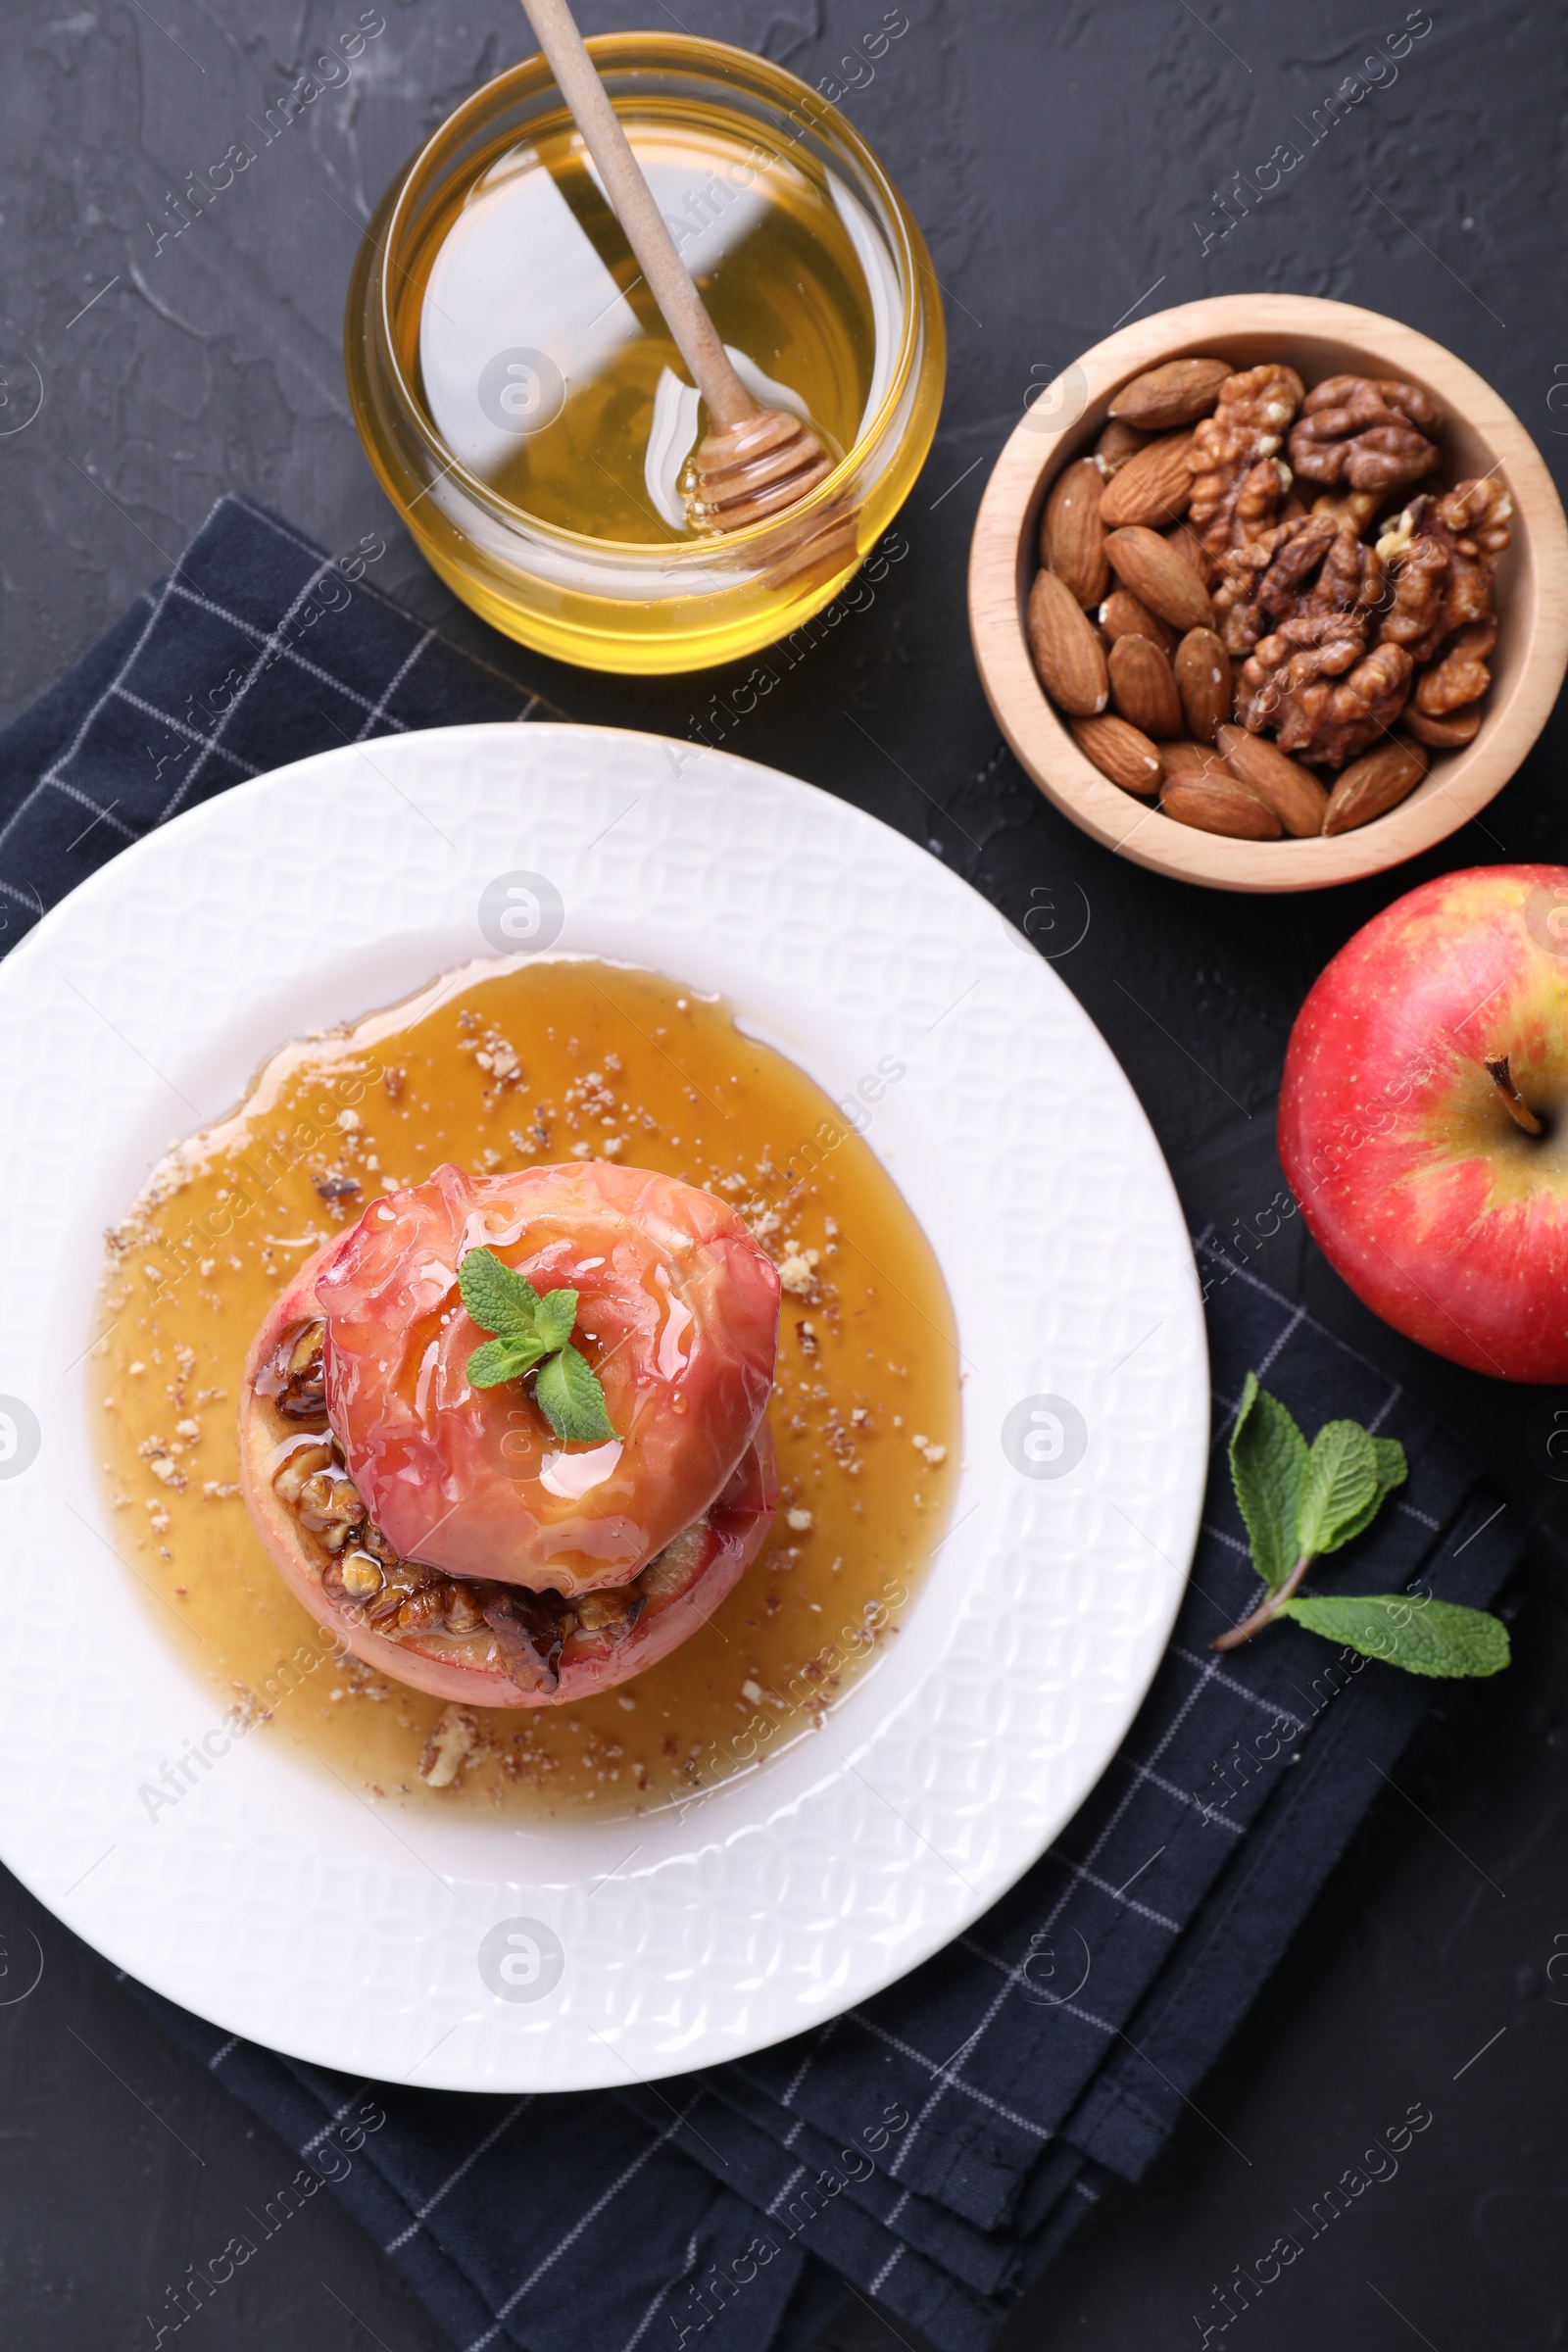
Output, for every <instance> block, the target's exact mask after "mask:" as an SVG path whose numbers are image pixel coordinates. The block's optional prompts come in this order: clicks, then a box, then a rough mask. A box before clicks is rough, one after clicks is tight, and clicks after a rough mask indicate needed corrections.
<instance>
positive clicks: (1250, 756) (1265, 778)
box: [1216, 726, 1329, 841]
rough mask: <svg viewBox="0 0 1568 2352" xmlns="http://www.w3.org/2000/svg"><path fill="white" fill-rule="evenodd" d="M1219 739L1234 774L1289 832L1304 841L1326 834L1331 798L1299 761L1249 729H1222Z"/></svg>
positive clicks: (1230, 727)
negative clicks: (1271, 810)
mask: <svg viewBox="0 0 1568 2352" xmlns="http://www.w3.org/2000/svg"><path fill="white" fill-rule="evenodd" d="M1216 740H1217V742H1218V744H1219V748H1220V750H1221V751H1222V752H1223V753H1224V755H1225V764H1226V766H1227V767H1228V768H1229V769H1230V770H1231V773H1232V774H1233V775H1236V776H1240V778H1241V780H1242V782H1243V783H1244V784H1250V786H1251V788H1252V790H1253V791H1254V792H1255V793H1256V794H1257V797H1258V799H1259V800H1260V801H1266V802H1267V803H1268V806H1269V807H1270V808H1271V809H1273V811H1274V813H1275V815H1276V816H1277V817H1278V818H1279V820H1280V823H1281V824H1282V825H1283V826H1284V827H1285V830H1286V832H1287V833H1290V834H1293V835H1294V836H1295V837H1296V839H1297V840H1298V841H1303V840H1305V839H1306V837H1307V836H1308V834H1312V833H1321V832H1322V830H1323V812H1324V810H1325V809H1327V807H1328V805H1329V796H1328V794H1327V792H1326V791H1325V790H1324V788H1323V786H1322V785H1321V784H1320V783H1319V782H1318V780H1317V778H1316V776H1314V775H1311V774H1309V772H1308V771H1307V769H1305V768H1304V767H1303V766H1302V765H1301V763H1300V761H1299V760H1292V759H1289V758H1287V756H1286V754H1285V753H1284V752H1282V751H1281V750H1280V748H1279V746H1278V745H1277V744H1273V743H1269V742H1266V741H1265V739H1264V738H1263V737H1262V736H1261V735H1249V733H1248V732H1247V729H1246V728H1245V727H1232V726H1224V727H1221V728H1220V729H1219V732H1218V735H1217V737H1216Z"/></svg>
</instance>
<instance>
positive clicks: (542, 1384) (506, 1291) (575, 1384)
mask: <svg viewBox="0 0 1568 2352" xmlns="http://www.w3.org/2000/svg"><path fill="white" fill-rule="evenodd" d="M458 1290H459V1292H460V1294H461V1296H462V1299H463V1303H464V1305H465V1307H466V1309H467V1312H468V1317H469V1320H470V1321H471V1322H474V1323H477V1324H478V1326H479V1329H480V1330H481V1331H489V1332H493V1333H494V1334H495V1337H494V1338H493V1339H489V1340H486V1341H485V1343H484V1346H483V1347H482V1348H474V1350H473V1352H472V1354H471V1355H470V1356H469V1358H468V1361H467V1364H466V1367H465V1369H466V1372H467V1376H468V1378H469V1380H470V1381H472V1383H473V1385H474V1387H475V1388H476V1389H495V1388H499V1387H500V1386H501V1385H502V1383H503V1382H505V1381H509V1380H522V1379H525V1378H526V1376H527V1375H528V1374H529V1373H530V1372H532V1373H533V1374H534V1375H535V1378H534V1385H533V1393H534V1401H535V1402H536V1403H537V1405H538V1407H539V1409H540V1411H541V1412H542V1413H543V1414H544V1416H545V1419H546V1420H547V1421H548V1422H549V1424H550V1426H551V1428H552V1429H553V1430H554V1431H555V1433H556V1436H557V1437H558V1438H560V1439H561V1440H562V1442H563V1444H564V1445H567V1446H575V1445H587V1444H589V1443H592V1442H597V1441H602V1440H604V1439H606V1438H613V1437H614V1435H615V1432H614V1430H613V1428H612V1427H611V1423H610V1414H609V1411H608V1409H607V1407H606V1404H605V1392H604V1390H603V1388H602V1387H601V1386H600V1381H599V1375H598V1373H597V1372H596V1371H595V1370H594V1368H593V1366H592V1364H590V1363H589V1361H588V1359H587V1357H586V1356H585V1355H583V1354H582V1353H581V1352H580V1351H579V1350H578V1349H577V1348H574V1347H573V1346H572V1345H571V1335H572V1332H573V1331H574V1329H575V1328H576V1323H577V1293H576V1292H575V1291H566V1290H561V1291H546V1293H545V1294H544V1297H543V1298H541V1297H540V1295H539V1293H538V1292H537V1291H536V1290H535V1289H534V1287H533V1284H532V1283H531V1282H529V1280H528V1279H527V1277H526V1275H523V1274H519V1273H518V1272H517V1271H516V1269H515V1267H513V1266H509V1265H508V1264H507V1263H506V1262H505V1260H504V1259H502V1258H499V1257H497V1255H496V1253H495V1251H494V1250H484V1249H480V1250H469V1251H468V1254H467V1256H466V1258H465V1259H464V1261H463V1263H462V1265H461V1266H459V1268H458Z"/></svg>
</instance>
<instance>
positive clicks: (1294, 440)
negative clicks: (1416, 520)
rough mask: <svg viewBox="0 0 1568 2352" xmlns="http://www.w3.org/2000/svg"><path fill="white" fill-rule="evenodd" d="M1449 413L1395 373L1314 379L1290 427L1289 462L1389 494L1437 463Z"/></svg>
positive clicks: (1311, 476)
mask: <svg viewBox="0 0 1568 2352" xmlns="http://www.w3.org/2000/svg"><path fill="white" fill-rule="evenodd" d="M1442 425H1443V415H1442V412H1441V410H1440V409H1439V408H1438V406H1437V403H1436V402H1435V401H1432V400H1429V399H1428V397H1427V395H1426V394H1425V393H1424V392H1422V391H1418V390H1417V388H1416V386H1415V385H1414V384H1401V383H1398V382H1397V381H1396V380H1395V379H1394V378H1393V377H1385V376H1371V375H1331V376H1329V377H1327V378H1326V380H1325V381H1324V382H1323V383H1321V384H1314V385H1313V387H1312V389H1311V391H1310V392H1309V393H1308V394H1307V396H1306V398H1305V400H1304V401H1303V402H1302V403H1301V415H1300V417H1299V421H1298V423H1297V424H1296V425H1295V427H1294V428H1293V430H1292V433H1291V464H1292V465H1293V466H1295V468H1296V470H1297V472H1298V473H1299V474H1301V475H1303V476H1304V478H1305V479H1306V480H1307V481H1309V482H1325V483H1329V484H1334V483H1343V484H1344V485H1345V486H1346V487H1347V488H1348V489H1351V490H1367V491H1372V492H1375V493H1376V494H1378V495H1379V496H1383V495H1385V494H1386V493H1387V492H1389V491H1390V490H1402V489H1404V488H1405V487H1406V486H1407V484H1409V483H1411V482H1418V481H1419V480H1420V479H1421V476H1422V475H1423V474H1424V473H1429V472H1430V471H1431V469H1432V467H1433V466H1435V465H1436V463H1437V457H1438V450H1437V443H1436V441H1435V440H1434V439H1433V438H1432V437H1431V436H1432V435H1434V434H1435V433H1437V432H1439V431H1440V430H1441V429H1442Z"/></svg>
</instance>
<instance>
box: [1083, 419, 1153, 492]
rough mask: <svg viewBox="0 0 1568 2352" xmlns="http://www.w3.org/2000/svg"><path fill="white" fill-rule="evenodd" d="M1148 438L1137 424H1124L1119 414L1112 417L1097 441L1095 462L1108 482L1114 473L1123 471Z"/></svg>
mask: <svg viewBox="0 0 1568 2352" xmlns="http://www.w3.org/2000/svg"><path fill="white" fill-rule="evenodd" d="M1148 439H1149V435H1148V434H1147V433H1141V432H1139V430H1138V428H1137V427H1136V425H1131V424H1123V422H1122V420H1121V418H1120V417H1112V418H1111V420H1110V422H1109V423H1108V424H1107V425H1106V427H1105V429H1104V431H1103V433H1102V434H1101V436H1100V439H1099V440H1098V441H1097V442H1096V443H1095V464H1096V465H1097V466H1099V467H1100V470H1101V472H1102V473H1103V476H1104V478H1105V480H1106V481H1107V482H1108V481H1109V479H1110V477H1111V475H1112V474H1113V473H1119V472H1120V471H1121V468H1122V467H1123V466H1125V465H1126V463H1127V461H1128V459H1129V458H1130V457H1133V456H1134V455H1136V453H1137V452H1138V451H1139V450H1141V449H1142V448H1143V446H1144V444H1145V442H1146V441H1147V440H1148Z"/></svg>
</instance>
